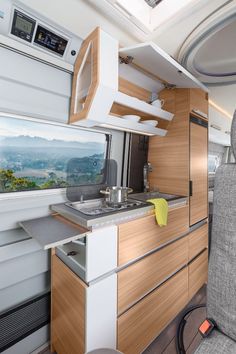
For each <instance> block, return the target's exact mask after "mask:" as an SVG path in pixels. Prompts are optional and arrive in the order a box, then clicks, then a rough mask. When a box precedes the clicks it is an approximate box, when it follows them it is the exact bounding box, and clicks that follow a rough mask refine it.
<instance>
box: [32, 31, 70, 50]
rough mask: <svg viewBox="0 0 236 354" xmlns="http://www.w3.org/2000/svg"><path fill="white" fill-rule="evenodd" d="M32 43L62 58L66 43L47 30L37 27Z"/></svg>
mask: <svg viewBox="0 0 236 354" xmlns="http://www.w3.org/2000/svg"><path fill="white" fill-rule="evenodd" d="M34 43H36V44H38V45H40V46H42V47H44V48H46V49H48V50H51V51H52V52H54V53H56V54H59V55H60V56H63V54H64V53H65V50H66V46H67V43H68V41H67V40H66V39H64V38H62V37H60V36H58V35H57V34H55V33H53V32H51V31H49V30H48V29H46V28H44V27H42V26H40V25H38V27H37V31H36V34H35V38H34Z"/></svg>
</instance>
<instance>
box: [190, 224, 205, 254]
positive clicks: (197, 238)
mask: <svg viewBox="0 0 236 354" xmlns="http://www.w3.org/2000/svg"><path fill="white" fill-rule="evenodd" d="M207 247H208V223H205V224H204V225H202V226H200V227H199V228H198V229H196V230H194V231H192V232H191V233H190V234H189V260H190V261H191V260H192V259H193V258H194V257H196V256H197V255H198V254H199V253H200V252H201V251H203V250H204V249H205V248H207Z"/></svg>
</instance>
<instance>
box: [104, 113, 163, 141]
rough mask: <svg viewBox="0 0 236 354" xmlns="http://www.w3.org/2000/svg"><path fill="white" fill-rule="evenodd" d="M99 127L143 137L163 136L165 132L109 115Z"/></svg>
mask: <svg viewBox="0 0 236 354" xmlns="http://www.w3.org/2000/svg"><path fill="white" fill-rule="evenodd" d="M99 126H100V127H104V128H110V129H116V130H122V131H128V132H131V133H136V134H143V135H149V136H153V135H159V136H165V135H166V133H167V130H165V129H161V128H158V127H152V126H151V125H148V124H143V123H136V122H132V121H130V120H128V119H124V118H122V117H119V116H113V115H109V116H108V117H107V118H106V120H105V121H104V122H102V123H101V124H99Z"/></svg>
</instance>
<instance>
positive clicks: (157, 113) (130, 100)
mask: <svg viewBox="0 0 236 354" xmlns="http://www.w3.org/2000/svg"><path fill="white" fill-rule="evenodd" d="M122 66H127V68H126V70H125V71H126V74H125V79H124V77H122V72H123V69H122ZM140 78H141V79H140ZM165 86H166V87H167V86H168V87H173V86H174V87H175V86H177V87H201V88H204V86H203V85H202V84H201V83H200V82H198V80H197V79H195V78H194V77H193V76H192V75H191V74H190V73H188V72H187V71H186V70H185V69H184V68H182V67H181V66H180V65H179V64H178V63H177V62H176V61H175V60H174V59H172V58H171V57H170V56H169V55H168V54H166V53H165V52H164V51H162V50H161V49H160V48H159V47H157V46H156V45H154V44H153V43H143V44H141V45H137V46H133V47H129V48H120V49H119V43H118V41H117V40H115V39H114V38H113V37H111V36H110V35H108V34H107V33H105V32H104V31H102V30H101V29H100V28H97V29H95V30H94V31H93V32H92V33H91V34H90V35H89V36H88V37H87V38H86V39H85V40H84V42H83V43H82V46H81V48H80V52H79V54H78V57H77V59H76V62H75V68H74V76H73V85H72V98H71V107H70V120H69V123H70V124H76V125H80V126H85V127H93V126H101V127H108V128H113V129H118V130H124V131H130V132H135V133H140V134H146V135H160V136H165V135H166V133H167V131H168V125H169V122H170V121H171V120H172V119H173V116H174V115H173V113H172V112H169V111H168V110H164V109H162V108H161V107H155V106H153V105H151V101H152V100H153V97H155V95H156V94H157V92H158V90H159V91H160V90H161V89H163V87H165ZM130 114H135V115H139V116H140V117H141V120H140V121H139V122H134V121H130V120H127V119H125V118H123V116H124V115H130ZM146 120H157V123H158V125H157V127H153V126H150V125H148V124H146V123H145V121H146Z"/></svg>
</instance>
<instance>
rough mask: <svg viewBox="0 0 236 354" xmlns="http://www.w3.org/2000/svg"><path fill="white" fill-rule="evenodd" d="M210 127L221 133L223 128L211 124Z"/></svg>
mask: <svg viewBox="0 0 236 354" xmlns="http://www.w3.org/2000/svg"><path fill="white" fill-rule="evenodd" d="M210 127H211V128H213V129H216V130H219V131H221V127H220V126H219V125H216V124H211V125H210Z"/></svg>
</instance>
